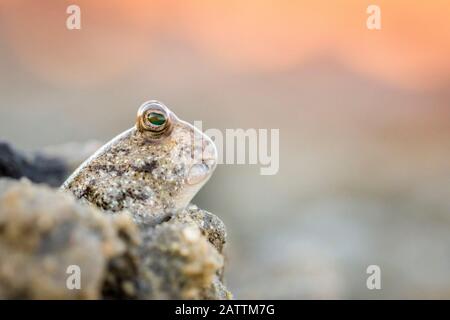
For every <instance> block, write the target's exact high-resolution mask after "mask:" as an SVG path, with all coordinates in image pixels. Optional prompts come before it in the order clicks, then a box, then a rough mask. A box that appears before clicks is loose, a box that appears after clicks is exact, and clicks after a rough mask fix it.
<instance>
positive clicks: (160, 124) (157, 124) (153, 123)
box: [144, 110, 167, 131]
mask: <svg viewBox="0 0 450 320" xmlns="http://www.w3.org/2000/svg"><path fill="white" fill-rule="evenodd" d="M144 117H145V119H144V123H145V125H146V127H147V128H148V130H151V131H161V130H163V129H164V127H165V124H166V122H167V118H166V115H165V114H162V113H160V112H156V111H152V110H149V111H147V112H146V113H145V116H144Z"/></svg>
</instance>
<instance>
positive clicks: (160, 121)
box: [137, 101, 170, 134]
mask: <svg viewBox="0 0 450 320" xmlns="http://www.w3.org/2000/svg"><path fill="white" fill-rule="evenodd" d="M169 112H170V111H169V110H168V109H167V107H166V106H164V105H163V104H162V103H160V102H158V101H149V102H146V103H144V104H143V105H142V106H141V107H140V108H139V111H138V121H137V124H138V127H139V129H140V130H145V131H150V132H153V133H155V134H160V133H163V132H164V131H166V130H167V129H168V128H169V126H170V114H169Z"/></svg>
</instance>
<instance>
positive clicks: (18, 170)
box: [0, 141, 69, 187]
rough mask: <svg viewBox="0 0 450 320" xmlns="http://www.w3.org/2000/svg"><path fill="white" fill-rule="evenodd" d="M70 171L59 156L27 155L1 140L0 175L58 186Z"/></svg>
mask: <svg viewBox="0 0 450 320" xmlns="http://www.w3.org/2000/svg"><path fill="white" fill-rule="evenodd" d="M68 173H69V172H68V169H67V166H66V165H65V163H64V162H63V161H61V160H59V159H57V158H51V157H47V156H44V155H41V154H36V155H34V156H32V157H27V156H25V155H24V154H22V153H20V152H18V151H16V150H14V149H13V148H12V147H11V146H10V145H9V144H8V143H6V142H1V141H0V177H9V178H13V179H20V178H22V177H26V178H28V179H30V180H31V181H33V182H37V183H46V184H48V185H50V186H53V187H56V186H59V185H61V183H62V182H64V179H65V178H66V177H67V175H68Z"/></svg>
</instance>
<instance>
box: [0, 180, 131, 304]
mask: <svg viewBox="0 0 450 320" xmlns="http://www.w3.org/2000/svg"><path fill="white" fill-rule="evenodd" d="M127 228H128V229H130V230H132V229H133V225H132V224H131V219H129V218H128V217H125V216H115V217H112V216H111V217H107V216H105V215H103V214H102V213H101V212H99V211H98V210H96V209H94V208H91V207H89V206H83V205H80V204H78V203H77V202H76V201H75V200H74V199H73V198H72V197H71V196H69V195H65V194H63V193H61V192H57V191H55V190H52V189H50V188H48V187H44V186H36V185H33V184H31V182H29V181H26V180H21V181H14V180H9V179H8V180H6V179H1V180H0V298H1V299H12V298H19V299H96V298H100V297H101V295H100V290H101V287H102V284H103V278H104V274H105V268H106V266H107V262H108V261H109V259H111V258H112V257H114V256H117V255H120V254H122V253H123V252H124V251H125V249H126V245H125V242H124V241H122V240H121V238H120V234H121V233H124V232H125V231H126V232H128V233H129V234H131V233H132V232H130V231H129V230H128V229H127ZM73 266H75V268H79V271H80V273H79V274H80V276H81V277H80V284H81V288H80V289H77V288H76V284H75V287H74V286H73V283H72V285H70V284H69V285H68V283H67V281H68V277H69V276H70V275H71V274H74V271H73V270H74V269H73V268H74V267H73ZM75 272H76V271H75ZM69 288H71V289H69ZM74 288H75V289H74Z"/></svg>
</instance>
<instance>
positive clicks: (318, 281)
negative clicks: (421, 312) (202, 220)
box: [0, 0, 450, 299]
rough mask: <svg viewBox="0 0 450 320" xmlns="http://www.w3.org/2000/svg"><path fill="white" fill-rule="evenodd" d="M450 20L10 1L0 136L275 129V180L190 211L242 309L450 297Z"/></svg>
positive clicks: (305, 10) (303, 7)
mask: <svg viewBox="0 0 450 320" xmlns="http://www.w3.org/2000/svg"><path fill="white" fill-rule="evenodd" d="M70 4H77V5H79V6H80V8H81V27H82V29H81V30H68V29H67V28H66V19H67V17H68V14H66V8H67V6H69V5H70ZM370 4H376V5H379V6H380V8H381V23H382V24H381V25H382V28H381V30H379V31H371V30H368V29H367V27H366V19H367V17H368V14H367V13H366V8H367V7H368V6H369V5H370ZM449 17H450V2H449V1H448V0H433V1H426V2H425V1H419V0H415V1H406V0H397V1H388V0H373V1H363V0H342V1H337V0H335V1H330V0H327V1H325V0H315V1H300V0H297V1H295V0H291V1H287V0H281V1H266V0H246V1H232V0H227V1H219V0H217V1H162V0H161V1H144V0H135V1H120V0H108V1H87V0H74V1H63V0H40V1H32V0H28V1H23V0H1V2H0V138H1V139H2V140H7V141H10V142H11V143H13V144H14V145H15V146H16V147H17V148H20V149H22V150H30V151H31V150H37V151H39V150H42V148H44V147H48V146H55V145H60V144H65V143H68V142H80V143H85V142H87V141H92V140H98V141H107V140H109V139H110V138H112V137H113V136H115V135H116V134H118V133H119V132H121V131H123V130H125V129H126V128H128V127H130V126H131V125H132V124H133V123H134V118H135V113H136V110H137V108H138V106H139V105H140V104H141V103H142V102H143V101H145V100H148V99H158V100H161V101H163V102H164V103H165V104H166V105H167V106H169V108H171V109H172V110H173V111H174V112H175V113H176V114H177V115H178V116H179V117H180V118H182V119H185V120H187V121H189V122H193V121H195V120H202V121H203V130H206V129H208V128H218V129H221V130H224V129H226V128H244V129H247V128H257V129H259V128H265V129H270V128H278V129H280V170H279V172H278V174H277V175H274V176H261V175H260V173H259V169H260V168H259V166H257V165H220V166H219V167H218V169H217V171H216V173H215V175H214V176H213V177H212V179H211V180H210V182H209V183H208V184H207V185H206V186H205V187H204V188H203V189H202V191H201V192H200V193H199V194H198V195H197V197H196V199H194V200H195V201H194V202H195V203H197V204H198V205H199V206H200V207H202V208H204V209H207V210H209V211H211V212H213V213H215V214H216V215H218V216H219V217H221V218H222V219H223V220H224V222H225V223H226V225H227V228H228V240H229V241H228V249H227V253H228V254H227V255H228V258H227V259H228V261H227V267H226V270H227V285H228V287H229V289H230V290H231V291H232V292H233V293H234V294H235V297H236V298H250V299H252V298H265V299H271V298H288V299H290V298H292V299H302V298H354V299H359V298H388V299H389V298H450V276H449V270H450V142H449V141H450V58H449V57H450V19H449ZM371 264H376V265H379V266H380V268H381V276H382V278H381V286H382V290H368V289H367V287H366V279H367V277H368V275H367V274H366V268H367V266H368V265H371Z"/></svg>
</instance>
